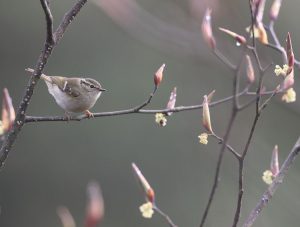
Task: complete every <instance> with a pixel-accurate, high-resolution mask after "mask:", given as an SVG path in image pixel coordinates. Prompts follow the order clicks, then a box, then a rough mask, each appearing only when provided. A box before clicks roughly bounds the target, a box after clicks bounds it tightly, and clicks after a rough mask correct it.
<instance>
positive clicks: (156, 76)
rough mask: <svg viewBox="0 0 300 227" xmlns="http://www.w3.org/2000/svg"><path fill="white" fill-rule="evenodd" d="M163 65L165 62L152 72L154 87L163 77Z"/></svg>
mask: <svg viewBox="0 0 300 227" xmlns="http://www.w3.org/2000/svg"><path fill="white" fill-rule="evenodd" d="M165 66H166V64H162V66H160V68H159V69H158V70H157V71H156V73H155V74H154V84H155V86H156V87H157V86H159V85H160V83H161V81H162V79H163V73H164V69H165Z"/></svg>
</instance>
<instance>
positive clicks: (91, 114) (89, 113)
mask: <svg viewBox="0 0 300 227" xmlns="http://www.w3.org/2000/svg"><path fill="white" fill-rule="evenodd" d="M84 113H85V115H86V116H87V118H93V117H94V114H93V113H91V112H90V111H89V110H86V111H84Z"/></svg>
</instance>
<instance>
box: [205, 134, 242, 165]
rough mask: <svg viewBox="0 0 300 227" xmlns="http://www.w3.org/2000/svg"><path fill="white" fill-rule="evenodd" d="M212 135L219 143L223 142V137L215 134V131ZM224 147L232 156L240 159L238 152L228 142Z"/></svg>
mask: <svg viewBox="0 0 300 227" xmlns="http://www.w3.org/2000/svg"><path fill="white" fill-rule="evenodd" d="M211 136H212V137H214V138H216V139H217V140H218V141H219V143H220V144H223V143H224V139H223V138H221V137H219V136H217V135H216V134H215V133H213V134H211ZM226 147H227V149H228V150H229V151H230V152H231V153H232V154H233V155H234V157H235V158H236V159H237V160H240V158H241V156H240V154H239V153H238V152H237V151H236V150H235V149H234V148H233V147H232V146H230V145H229V144H226Z"/></svg>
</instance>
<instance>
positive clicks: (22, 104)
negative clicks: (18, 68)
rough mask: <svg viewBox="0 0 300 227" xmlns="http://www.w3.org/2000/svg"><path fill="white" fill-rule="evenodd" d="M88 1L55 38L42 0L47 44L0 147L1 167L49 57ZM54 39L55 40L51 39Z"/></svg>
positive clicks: (78, 6)
mask: <svg viewBox="0 0 300 227" xmlns="http://www.w3.org/2000/svg"><path fill="white" fill-rule="evenodd" d="M86 2H87V0H79V1H78V2H77V3H76V4H75V5H74V6H73V7H72V8H71V10H70V11H69V13H67V14H66V15H65V17H64V19H63V20H62V22H61V23H60V25H59V27H58V29H57V31H56V32H55V33H54V34H53V38H51V37H52V36H51V34H52V32H51V31H52V25H53V20H52V16H51V11H50V8H49V4H48V1H47V0H46V1H43V0H41V4H42V7H43V10H44V13H45V16H46V25H47V29H46V31H47V32H46V38H45V40H46V41H45V44H44V47H43V51H42V53H41V55H40V56H39V58H38V60H37V63H36V66H35V70H34V73H33V76H31V78H30V79H29V81H28V84H27V86H26V88H25V94H24V96H23V97H22V100H21V102H20V105H19V108H18V111H17V116H16V119H15V122H14V125H13V127H12V129H11V130H10V131H9V133H8V135H7V136H6V138H5V140H4V141H3V143H2V146H1V149H0V168H1V167H3V165H4V162H5V160H6V159H7V157H8V154H9V152H10V150H11V148H12V145H13V144H14V142H15V140H16V138H17V136H18V134H19V132H20V131H21V129H22V127H23V125H24V123H25V114H26V111H27V108H28V104H29V101H30V99H31V97H32V95H33V90H34V88H35V86H36V84H37V82H38V80H39V78H40V76H41V73H42V71H43V69H44V67H45V65H46V64H47V61H48V58H49V57H50V55H51V53H52V50H53V48H54V47H55V45H56V44H57V43H58V41H59V40H60V38H61V37H62V35H63V33H64V31H65V30H66V28H67V26H68V25H69V24H70V22H71V21H73V19H74V18H75V17H76V15H77V14H78V13H79V12H80V10H81V8H82V7H83V6H84V4H85V3H86ZM52 39H53V41H54V42H52V41H51V40H52Z"/></svg>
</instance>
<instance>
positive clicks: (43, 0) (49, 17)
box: [41, 0, 54, 44]
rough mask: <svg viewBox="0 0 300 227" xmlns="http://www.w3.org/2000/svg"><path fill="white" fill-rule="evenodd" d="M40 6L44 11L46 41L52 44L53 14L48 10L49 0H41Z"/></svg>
mask: <svg viewBox="0 0 300 227" xmlns="http://www.w3.org/2000/svg"><path fill="white" fill-rule="evenodd" d="M41 4H42V8H43V10H44V13H45V17H46V23H47V37H46V42H47V43H49V44H54V38H53V16H52V13H51V10H50V7H49V5H50V3H49V0H41Z"/></svg>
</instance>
